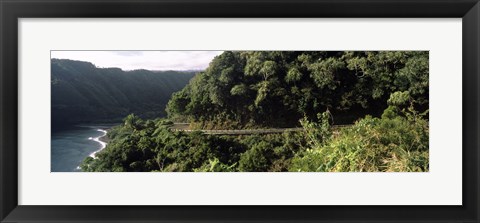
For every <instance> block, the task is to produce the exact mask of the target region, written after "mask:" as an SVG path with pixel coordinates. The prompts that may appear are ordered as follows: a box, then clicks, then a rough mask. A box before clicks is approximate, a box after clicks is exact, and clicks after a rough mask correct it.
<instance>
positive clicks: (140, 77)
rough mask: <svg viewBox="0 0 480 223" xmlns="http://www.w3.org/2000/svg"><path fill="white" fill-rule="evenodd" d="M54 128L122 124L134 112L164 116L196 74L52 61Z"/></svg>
mask: <svg viewBox="0 0 480 223" xmlns="http://www.w3.org/2000/svg"><path fill="white" fill-rule="evenodd" d="M51 69H52V72H51V74H52V77H51V87H52V88H51V89H52V127H53V128H58V127H60V126H65V125H72V124H77V123H85V122H98V121H104V122H105V121H117V122H118V121H121V120H122V118H123V117H125V116H126V115H128V114H130V113H135V114H137V115H140V116H142V117H145V118H154V117H158V116H164V115H166V114H165V106H166V104H167V102H168V100H169V99H170V97H171V95H172V93H173V92H175V91H179V90H181V89H182V88H183V87H184V86H185V85H186V84H187V83H188V81H189V80H190V79H191V78H192V77H193V76H194V75H195V72H178V71H148V70H133V71H123V70H121V69H119V68H98V67H95V65H93V64H92V63H89V62H83V61H74V60H63V59H52V60H51Z"/></svg>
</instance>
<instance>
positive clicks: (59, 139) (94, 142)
mask: <svg viewBox="0 0 480 223" xmlns="http://www.w3.org/2000/svg"><path fill="white" fill-rule="evenodd" d="M111 126H112V125H88V126H74V127H71V128H68V129H63V130H59V131H55V132H52V139H51V140H52V141H51V146H52V147H51V167H50V168H51V172H78V171H81V170H80V169H79V168H78V166H79V165H80V164H81V163H82V161H83V160H84V159H85V158H86V157H88V156H91V157H94V156H95V153H96V152H98V151H99V150H101V149H103V148H104V147H105V145H106V143H104V142H102V141H101V140H100V139H99V138H100V137H101V136H103V135H105V134H106V130H107V129H108V128H110V127H111Z"/></svg>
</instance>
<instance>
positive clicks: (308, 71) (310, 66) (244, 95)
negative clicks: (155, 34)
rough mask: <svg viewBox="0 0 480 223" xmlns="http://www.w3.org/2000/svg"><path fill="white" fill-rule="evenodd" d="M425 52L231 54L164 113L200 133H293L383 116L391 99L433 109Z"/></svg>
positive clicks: (177, 95) (220, 58)
mask: <svg viewBox="0 0 480 223" xmlns="http://www.w3.org/2000/svg"><path fill="white" fill-rule="evenodd" d="M428 61H429V58H428V52H425V51H372V52H365V51H350V52H349V51H338V52H336V51H233V52H232V51H226V52H224V53H223V54H221V55H219V56H217V57H216V58H215V59H214V60H213V61H212V62H211V64H210V66H209V67H208V69H207V70H206V71H204V72H201V73H200V74H199V75H197V76H196V77H195V78H193V79H192V80H191V81H190V83H189V84H188V85H187V86H186V87H185V88H184V89H183V90H182V91H180V92H177V93H175V94H174V95H173V97H172V99H171V100H170V101H169V103H168V106H167V112H168V113H169V117H170V118H172V119H174V120H181V121H189V122H195V123H198V126H199V127H200V128H245V127H262V126H263V127H264V126H269V127H272V126H274V127H290V126H298V125H299V124H300V123H299V122H298V120H299V119H301V118H302V117H307V118H310V119H316V115H317V113H319V112H324V111H326V110H329V112H331V114H333V117H334V122H335V123H336V124H346V123H353V121H355V120H356V119H358V118H360V117H363V116H364V115H365V114H372V115H374V116H380V115H381V114H382V112H383V110H384V109H385V108H387V99H389V97H390V94H392V93H394V92H397V91H398V92H406V91H408V92H409V94H410V96H411V97H412V98H413V99H414V100H415V107H416V108H417V109H418V110H421V111H425V110H426V109H427V108H428V75H429V72H428V70H429V66H428V65H429V63H428Z"/></svg>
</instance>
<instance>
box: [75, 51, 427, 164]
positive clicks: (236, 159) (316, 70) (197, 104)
mask: <svg viewBox="0 0 480 223" xmlns="http://www.w3.org/2000/svg"><path fill="white" fill-rule="evenodd" d="M428 56H429V54H428V52H420V51H378V52H377V51H375V52H360V51H355V52H334V51H327V52H313V51H302V52H297V51H234V52H229V51H227V52H224V53H223V54H221V55H219V56H217V57H216V58H215V59H214V60H213V61H212V62H211V63H210V66H209V67H208V68H207V70H205V71H204V72H200V73H199V74H198V75H196V76H195V77H194V78H193V79H192V80H190V82H189V83H188V85H187V86H186V87H185V88H183V89H182V90H181V91H179V92H177V93H174V94H173V96H172V98H171V100H170V101H169V102H168V106H167V113H168V115H169V117H168V118H169V119H155V120H143V119H141V118H140V117H138V116H136V115H134V114H130V115H128V116H127V117H126V118H125V119H124V123H123V124H122V125H120V126H116V127H114V128H112V129H110V130H109V132H108V137H109V138H110V139H111V140H110V142H109V144H108V145H107V147H106V148H105V149H104V150H103V151H101V152H99V153H98V156H97V157H96V158H91V157H87V158H86V159H85V160H84V162H83V163H82V165H81V168H82V170H83V171H166V172H169V171H200V172H206V171H215V172H218V171H228V172H229V171H243V172H245V171H309V172H315V171H322V172H334V171H341V172H348V171H366V172H379V171H428V170H429V125H428V112H429V110H428V98H429V95H428V88H429V58H428ZM172 121H184V122H190V123H193V124H191V126H190V127H191V128H201V129H210V128H212V129H227V128H235V129H239V128H263V127H293V126H300V127H301V131H297V132H284V133H281V134H265V135H259V134H256V135H255V134H253V135H246V136H245V135H232V136H230V135H227V136H219V135H208V134H204V133H202V132H200V131H194V132H182V131H174V130H173V129H172V128H173V122H172ZM344 123H347V124H352V125H348V126H346V127H345V126H344V127H335V126H333V125H332V124H344Z"/></svg>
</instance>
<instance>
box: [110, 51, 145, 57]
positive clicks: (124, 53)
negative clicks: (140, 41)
mask: <svg viewBox="0 0 480 223" xmlns="http://www.w3.org/2000/svg"><path fill="white" fill-rule="evenodd" d="M111 52H112V53H114V54H117V55H120V56H127V57H128V56H141V55H143V51H111Z"/></svg>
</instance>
